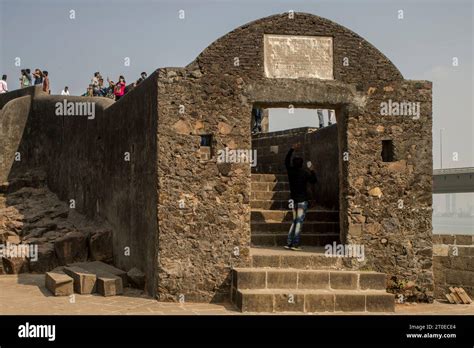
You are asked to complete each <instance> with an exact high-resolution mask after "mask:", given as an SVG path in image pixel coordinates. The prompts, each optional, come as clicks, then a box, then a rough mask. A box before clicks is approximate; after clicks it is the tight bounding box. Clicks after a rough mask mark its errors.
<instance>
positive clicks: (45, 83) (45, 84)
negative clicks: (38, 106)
mask: <svg viewBox="0 0 474 348" xmlns="http://www.w3.org/2000/svg"><path fill="white" fill-rule="evenodd" d="M43 76H44V78H43V92H46V93H48V94H51V90H50V88H49V77H48V72H47V71H46V70H45V71H43Z"/></svg>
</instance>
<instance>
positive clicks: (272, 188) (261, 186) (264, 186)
mask: <svg viewBox="0 0 474 348" xmlns="http://www.w3.org/2000/svg"><path fill="white" fill-rule="evenodd" d="M250 188H251V192H277V191H289V190H290V185H289V184H288V183H287V182H282V181H279V182H252V183H251V185H250Z"/></svg>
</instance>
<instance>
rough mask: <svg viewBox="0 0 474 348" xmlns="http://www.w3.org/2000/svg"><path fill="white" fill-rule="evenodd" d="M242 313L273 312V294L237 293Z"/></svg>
mask: <svg viewBox="0 0 474 348" xmlns="http://www.w3.org/2000/svg"><path fill="white" fill-rule="evenodd" d="M239 293H240V294H239V295H238V297H240V298H241V300H240V308H241V310H242V312H273V294H271V293H251V292H245V290H244V292H241V291H239Z"/></svg>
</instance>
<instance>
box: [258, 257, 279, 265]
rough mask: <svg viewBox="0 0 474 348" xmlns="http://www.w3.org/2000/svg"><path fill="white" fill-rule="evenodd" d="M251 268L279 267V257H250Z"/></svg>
mask: <svg viewBox="0 0 474 348" xmlns="http://www.w3.org/2000/svg"><path fill="white" fill-rule="evenodd" d="M252 267H280V256H278V255H252Z"/></svg>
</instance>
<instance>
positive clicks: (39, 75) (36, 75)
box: [33, 69, 43, 85]
mask: <svg viewBox="0 0 474 348" xmlns="http://www.w3.org/2000/svg"><path fill="white" fill-rule="evenodd" d="M33 77H34V78H35V85H41V84H42V83H43V73H42V72H41V70H40V69H35V72H34V73H33Z"/></svg>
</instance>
